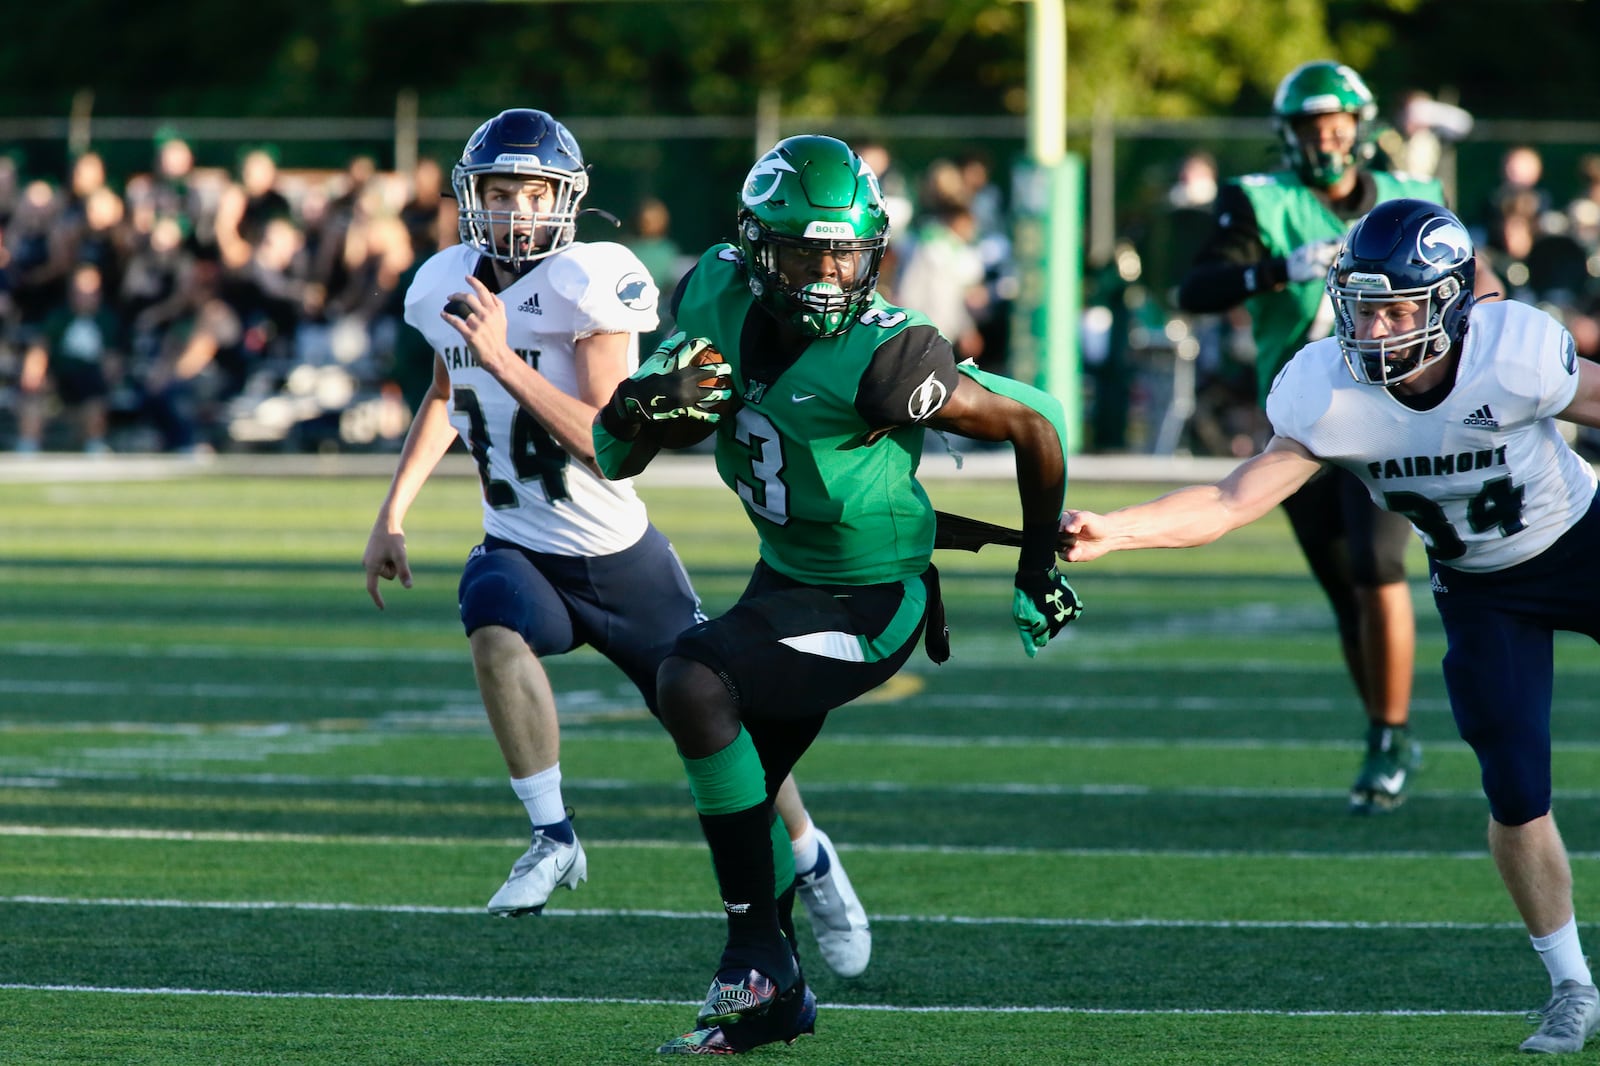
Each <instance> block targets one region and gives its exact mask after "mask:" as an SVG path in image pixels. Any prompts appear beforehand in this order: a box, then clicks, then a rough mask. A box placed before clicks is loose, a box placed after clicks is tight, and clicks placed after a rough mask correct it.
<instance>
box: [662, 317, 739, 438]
mask: <svg viewBox="0 0 1600 1066" xmlns="http://www.w3.org/2000/svg"><path fill="white" fill-rule="evenodd" d="M675 361H676V362H677V364H678V365H679V366H707V365H709V364H712V363H720V362H722V361H723V359H722V353H721V352H719V351H717V349H715V348H713V347H712V346H711V342H710V341H708V340H706V339H705V338H703V337H696V338H695V339H693V340H690V341H686V342H684V344H683V346H682V347H681V348H680V349H679V350H678V352H677V353H676V357H675ZM717 383H718V382H717V379H716V378H715V377H707V378H703V379H701V382H700V384H701V385H703V386H706V387H708V388H715V387H717ZM729 387H731V382H730V383H729ZM738 409H739V400H738V397H737V396H732V397H729V398H728V399H726V400H723V401H721V402H720V403H717V404H715V405H714V406H713V407H712V408H711V410H713V411H715V412H716V413H717V415H718V416H719V418H732V417H733V415H734V412H736V411H737V410H738ZM720 424H721V423H720V421H718V422H707V421H705V420H703V419H699V418H676V419H672V420H671V421H668V422H662V423H658V424H657V428H658V429H659V430H660V432H661V446H662V447H663V448H692V447H694V446H695V445H696V444H699V443H700V442H701V441H703V440H705V439H706V438H707V437H709V436H711V434H713V433H715V432H716V429H717V426H718V425H720Z"/></svg>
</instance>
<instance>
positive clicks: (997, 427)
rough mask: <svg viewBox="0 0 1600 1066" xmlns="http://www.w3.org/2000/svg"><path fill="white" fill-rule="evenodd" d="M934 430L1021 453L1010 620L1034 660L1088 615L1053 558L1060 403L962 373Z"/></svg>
mask: <svg viewBox="0 0 1600 1066" xmlns="http://www.w3.org/2000/svg"><path fill="white" fill-rule="evenodd" d="M991 386H992V387H991ZM929 424H930V425H933V426H935V427H937V428H939V429H946V430H950V431H951V432H954V433H959V434H961V435H963V436H967V437H972V438H974V439H976V440H991V441H1002V440H1003V441H1009V442H1010V444H1011V446H1012V448H1013V449H1014V450H1015V452H1016V457H1017V490H1018V494H1019V495H1020V496H1021V498H1022V536H1021V546H1020V548H1019V551H1018V557H1017V572H1016V575H1015V577H1014V578H1013V581H1012V593H1011V619H1012V621H1013V622H1014V623H1016V626H1017V633H1018V635H1019V636H1020V637H1021V638H1022V649H1023V651H1025V652H1027V654H1028V656H1029V657H1030V658H1031V657H1033V656H1034V655H1037V654H1038V653H1039V649H1041V648H1043V647H1044V646H1045V645H1046V644H1048V643H1049V642H1050V640H1051V638H1053V637H1054V636H1055V635H1056V634H1057V633H1059V632H1061V630H1062V628H1063V627H1065V626H1066V625H1067V623H1069V622H1071V621H1072V620H1073V619H1075V618H1077V617H1078V615H1079V614H1081V613H1082V611H1083V601H1081V600H1080V599H1078V595H1077V593H1076V592H1074V591H1073V589H1072V586H1071V585H1069V584H1068V583H1067V579H1066V578H1065V577H1063V576H1062V574H1061V572H1060V571H1058V570H1057V569H1056V568H1055V560H1054V558H1053V554H1054V552H1055V551H1056V548H1057V546H1058V543H1059V529H1058V524H1059V520H1060V515H1061V504H1062V500H1063V498H1064V496H1065V493H1066V485H1067V460H1066V448H1065V443H1066V429H1065V424H1064V419H1063V417H1062V412H1061V405H1060V404H1059V403H1057V402H1056V401H1055V400H1054V399H1052V398H1051V397H1049V396H1047V395H1046V394H1044V393H1042V392H1039V391H1038V390H1037V389H1032V388H1029V387H1028V386H1025V385H1022V384H1020V383H1018V382H1015V381H1012V380H1010V379H1009V378H1004V379H1002V378H997V377H995V376H994V375H989V374H984V373H983V372H982V371H977V372H972V371H969V370H968V369H967V368H963V371H962V374H961V376H960V377H959V378H957V380H956V387H955V388H954V389H953V390H952V391H951V393H950V399H949V400H948V401H947V402H946V403H945V405H944V407H942V408H941V409H940V410H939V413H938V414H937V415H935V416H934V417H933V418H932V419H930V420H929Z"/></svg>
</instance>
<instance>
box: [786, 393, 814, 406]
mask: <svg viewBox="0 0 1600 1066" xmlns="http://www.w3.org/2000/svg"><path fill="white" fill-rule="evenodd" d="M816 398H817V394H816V393H814V392H796V393H793V394H792V395H790V397H789V399H790V400H792V401H793V402H795V403H805V402H806V401H807V400H815V399H816Z"/></svg>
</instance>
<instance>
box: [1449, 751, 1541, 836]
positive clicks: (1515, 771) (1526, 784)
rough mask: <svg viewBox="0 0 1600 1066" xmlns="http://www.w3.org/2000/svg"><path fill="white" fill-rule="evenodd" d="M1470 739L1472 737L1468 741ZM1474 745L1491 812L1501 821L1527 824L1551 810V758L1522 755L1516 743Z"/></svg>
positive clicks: (1501, 822) (1510, 823) (1503, 822)
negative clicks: (1481, 746) (1517, 749)
mask: <svg viewBox="0 0 1600 1066" xmlns="http://www.w3.org/2000/svg"><path fill="white" fill-rule="evenodd" d="M1469 743H1471V741H1469ZM1473 748H1474V750H1475V751H1477V752H1478V764H1479V765H1480V766H1481V767H1482V769H1483V794H1484V795H1485V796H1487V797H1488V799H1489V813H1490V814H1491V815H1492V816H1493V817H1494V820H1495V821H1497V822H1499V823H1500V824H1501V825H1511V826H1515V825H1524V824H1526V823H1528V822H1531V821H1533V820H1534V819H1535V818H1541V817H1543V816H1544V815H1546V814H1548V813H1549V812H1550V788H1551V784H1550V762H1549V760H1548V759H1547V758H1541V757H1534V758H1519V757H1518V753H1517V751H1516V749H1515V747H1514V746H1513V745H1493V746H1492V747H1488V746H1486V747H1484V748H1480V747H1479V746H1478V745H1477V744H1476V743H1474V744H1473Z"/></svg>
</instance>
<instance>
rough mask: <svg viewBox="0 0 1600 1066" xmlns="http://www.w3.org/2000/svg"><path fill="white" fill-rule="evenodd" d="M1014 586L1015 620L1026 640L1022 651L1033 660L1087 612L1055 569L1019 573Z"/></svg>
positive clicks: (1012, 611)
mask: <svg viewBox="0 0 1600 1066" xmlns="http://www.w3.org/2000/svg"><path fill="white" fill-rule="evenodd" d="M1013 585H1014V586H1015V588H1014V589H1013V590H1012V595H1011V620H1012V621H1013V622H1015V623H1016V624H1017V633H1018V634H1019V635H1020V636H1021V637H1022V650H1023V651H1025V652H1027V653H1028V658H1030V659H1031V658H1033V657H1034V656H1035V655H1037V654H1039V649H1040V648H1042V647H1044V646H1045V645H1046V644H1048V643H1050V639H1051V638H1052V637H1054V636H1055V635H1056V634H1057V633H1059V632H1061V630H1062V628H1063V627H1065V626H1066V624H1067V623H1068V622H1071V621H1072V620H1073V619H1074V618H1077V617H1078V615H1080V614H1082V613H1083V601H1082V600H1080V599H1078V594H1077V593H1076V592H1073V591H1072V586H1071V585H1069V584H1067V579H1066V578H1064V577H1062V576H1061V572H1060V571H1059V570H1057V569H1056V568H1055V567H1051V568H1050V569H1049V570H1018V571H1017V576H1016V578H1015V580H1014V581H1013Z"/></svg>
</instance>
